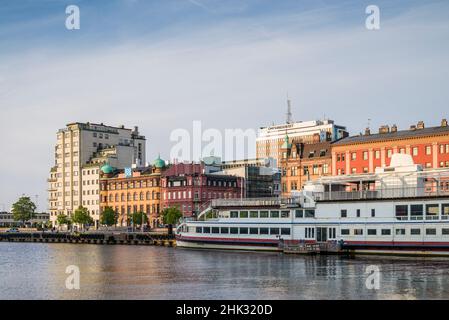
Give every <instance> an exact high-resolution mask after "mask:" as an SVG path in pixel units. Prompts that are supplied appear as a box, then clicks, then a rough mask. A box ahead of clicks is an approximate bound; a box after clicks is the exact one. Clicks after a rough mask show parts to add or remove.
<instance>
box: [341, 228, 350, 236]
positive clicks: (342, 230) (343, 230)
mask: <svg viewBox="0 0 449 320" xmlns="http://www.w3.org/2000/svg"><path fill="white" fill-rule="evenodd" d="M340 234H341V235H342V236H347V235H349V229H341V230H340Z"/></svg>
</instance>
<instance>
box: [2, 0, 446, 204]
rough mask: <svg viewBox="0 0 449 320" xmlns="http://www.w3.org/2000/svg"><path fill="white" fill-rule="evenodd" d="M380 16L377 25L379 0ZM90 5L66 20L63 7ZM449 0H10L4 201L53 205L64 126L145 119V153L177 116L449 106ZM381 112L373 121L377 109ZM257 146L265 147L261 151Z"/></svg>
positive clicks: (158, 149) (431, 112) (397, 119)
mask: <svg viewBox="0 0 449 320" xmlns="http://www.w3.org/2000/svg"><path fill="white" fill-rule="evenodd" d="M371 4H374V5H377V6H378V7H379V9H380V29H379V30H368V29H367V28H366V27H365V20H366V18H367V16H368V15H367V14H366V13H365V9H366V7H367V6H368V5H371ZM68 5H77V6H78V7H79V9H80V29H79V30H67V29H66V27H65V20H66V18H67V16H68V15H67V14H66V13H65V9H66V7H67V6H68ZM447 12H449V2H447V1H425V2H424V1H377V0H370V1H360V0H358V1H324V0H321V1H319V0H310V1H305V0H283V1H275V0H228V1H226V0H164V1H150V0H145V1H144V0H109V1H106V0H93V1H75V0H70V1H65V0H1V4H0V137H1V148H0V150H1V151H0V152H1V157H0V176H1V180H0V181H1V183H0V210H3V209H6V210H8V209H9V208H10V206H11V204H12V203H13V202H14V201H15V200H16V199H17V198H18V197H20V196H21V195H22V194H26V195H29V196H31V197H32V198H33V199H35V197H36V195H37V196H38V198H37V200H38V201H37V202H38V205H39V210H46V199H47V193H46V188H47V182H46V179H47V177H48V173H49V169H50V167H51V165H52V164H53V163H54V158H53V157H54V152H53V151H54V149H53V148H54V145H55V142H56V132H57V130H58V129H60V128H63V127H65V125H66V124H67V123H70V122H76V121H78V122H88V121H90V122H97V123H100V122H103V123H105V124H109V125H121V124H124V125H125V126H127V127H130V128H132V127H133V126H135V125H137V126H139V128H140V132H141V134H143V135H145V136H146V137H147V159H148V160H149V161H152V160H153V159H155V158H156V157H157V155H158V154H159V153H160V154H161V157H162V158H164V159H167V160H169V157H170V150H171V148H172V147H173V144H174V142H173V141H170V134H171V133H172V132H173V130H175V129H179V128H181V129H186V130H188V131H192V126H193V121H201V125H202V128H203V130H205V129H208V128H213V129H218V130H221V131H224V130H225V129H235V128H240V129H243V130H246V129H254V130H256V129H257V128H259V127H261V126H266V125H270V124H272V123H282V122H283V121H284V119H285V112H286V97H287V94H288V96H289V98H290V99H291V100H292V111H293V118H294V120H302V121H306V120H317V119H323V118H330V119H333V120H334V121H335V122H336V123H338V124H340V125H345V126H347V128H348V129H349V131H350V133H351V134H358V133H359V132H361V131H364V129H365V127H366V126H367V125H368V123H369V124H370V127H371V129H372V131H377V128H378V127H379V126H380V125H383V124H389V125H392V124H397V125H398V127H399V129H406V128H408V127H409V126H410V125H411V124H415V123H417V122H418V121H419V120H423V121H424V122H425V123H426V125H427V126H433V125H438V124H439V123H440V121H441V119H442V118H449V114H448V113H449V112H448V110H449V108H448V101H449V99H448V98H449V88H448V87H449V81H448V76H449V59H448V53H449V41H448V40H449V17H448V16H447ZM368 119H370V120H368ZM249 156H253V155H249Z"/></svg>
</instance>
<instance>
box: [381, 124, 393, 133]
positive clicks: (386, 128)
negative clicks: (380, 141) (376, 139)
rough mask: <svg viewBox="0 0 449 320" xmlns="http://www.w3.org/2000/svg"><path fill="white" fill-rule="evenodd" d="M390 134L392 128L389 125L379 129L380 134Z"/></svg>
mask: <svg viewBox="0 0 449 320" xmlns="http://www.w3.org/2000/svg"><path fill="white" fill-rule="evenodd" d="M389 132H390V127H389V126H388V125H385V126H381V127H380V128H379V133H389Z"/></svg>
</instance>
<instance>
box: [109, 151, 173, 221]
mask: <svg viewBox="0 0 449 320" xmlns="http://www.w3.org/2000/svg"><path fill="white" fill-rule="evenodd" d="M164 169H165V162H164V161H163V160H162V159H160V158H158V159H156V160H155V161H154V163H153V165H152V166H148V167H143V168H136V169H134V170H132V171H131V174H130V175H129V174H128V175H127V174H126V173H125V172H124V170H116V169H114V168H112V167H111V166H109V165H104V166H103V167H102V168H101V178H100V190H101V191H100V212H103V211H104V210H105V208H106V207H111V208H112V209H113V210H114V211H115V213H116V215H117V225H118V226H129V225H130V224H131V217H132V214H133V213H137V212H140V213H144V214H145V215H146V216H147V219H148V220H147V221H148V225H149V226H150V227H152V228H156V227H158V226H159V225H160V224H161V223H162V218H161V216H160V214H161V174H162V172H163V170H164Z"/></svg>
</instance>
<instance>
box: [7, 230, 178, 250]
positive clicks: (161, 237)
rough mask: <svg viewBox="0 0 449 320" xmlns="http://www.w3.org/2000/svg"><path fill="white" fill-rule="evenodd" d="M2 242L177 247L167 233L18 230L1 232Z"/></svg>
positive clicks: (172, 236)
mask: <svg viewBox="0 0 449 320" xmlns="http://www.w3.org/2000/svg"><path fill="white" fill-rule="evenodd" d="M0 242H36V243H73V244H101V245H155V246H166V247H175V246H176V240H175V237H174V235H169V234H166V233H137V232H134V233H131V232H126V233H112V232H111V233H91V232H89V233H69V232H17V233H0Z"/></svg>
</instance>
